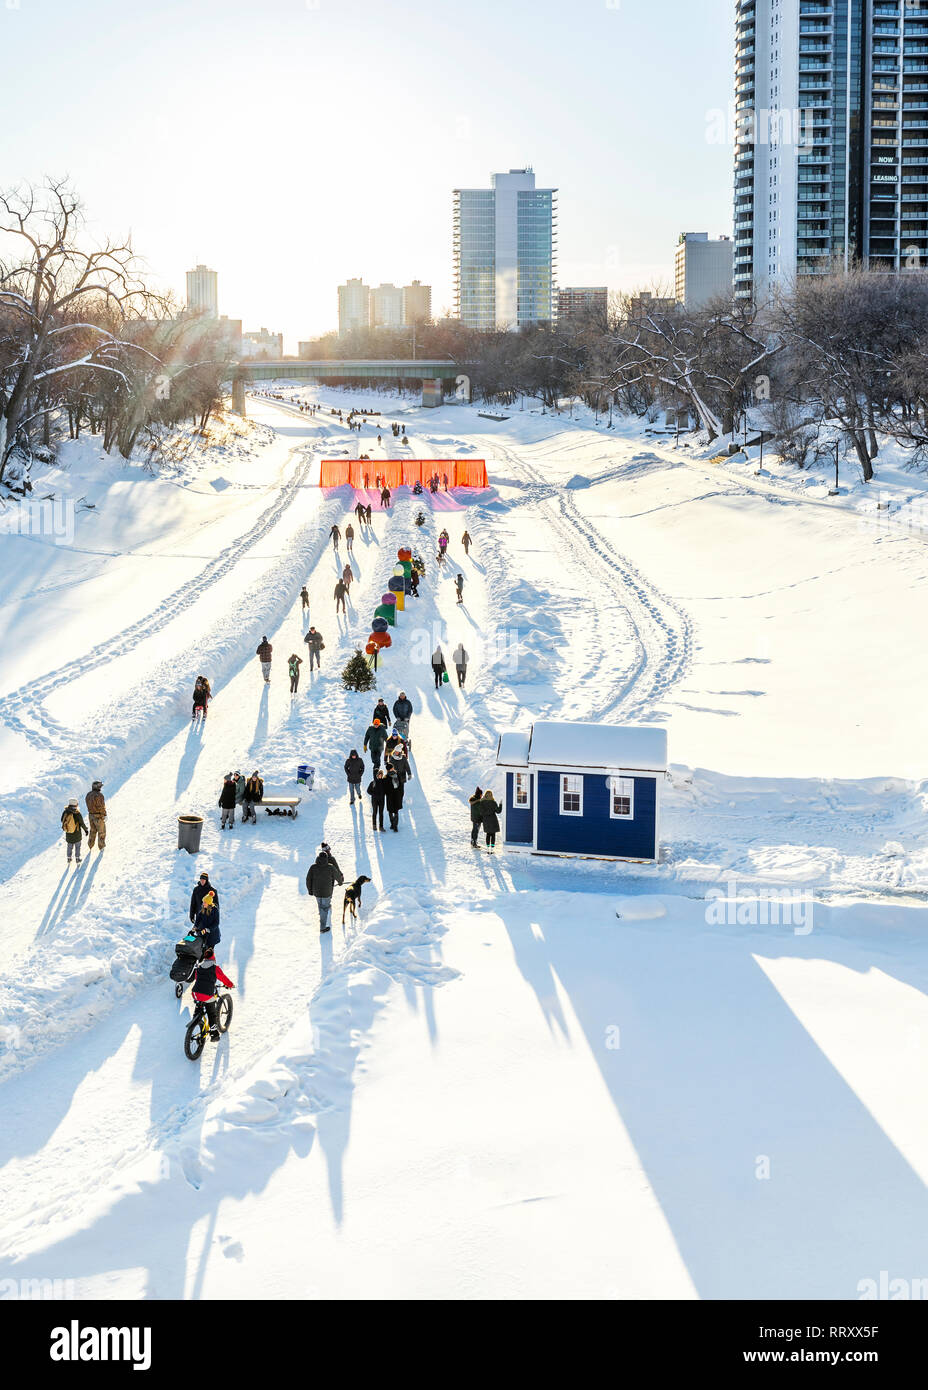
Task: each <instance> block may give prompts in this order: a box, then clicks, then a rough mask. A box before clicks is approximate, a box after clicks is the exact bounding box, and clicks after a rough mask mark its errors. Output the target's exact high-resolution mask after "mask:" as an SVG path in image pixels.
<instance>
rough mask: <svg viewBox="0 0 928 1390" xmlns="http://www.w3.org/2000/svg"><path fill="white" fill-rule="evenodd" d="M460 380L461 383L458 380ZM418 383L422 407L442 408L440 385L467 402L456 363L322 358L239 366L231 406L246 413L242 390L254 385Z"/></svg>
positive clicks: (463, 379) (463, 378)
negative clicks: (450, 384)
mask: <svg viewBox="0 0 928 1390" xmlns="http://www.w3.org/2000/svg"><path fill="white" fill-rule="evenodd" d="M459 378H460V380H459ZM346 379H348V380H353V381H383V380H385V379H386V380H391V381H396V382H402V381H419V382H421V383H422V404H423V405H426V406H437V405H441V402H442V382H445V381H453V382H456V383H457V384H458V387H459V390H460V392H461V398H462V399H464V400H470V382H469V380H468V378H467V376H466V374H465V373H462V371H461V368H460V366H459V365H458V363H457V362H452V361H450V360H449V359H448V358H446V357H444V358H431V357H425V358H414V359H411V360H409V359H400V358H396V357H388V358H382V359H375V358H364V359H357V360H354V361H351V360H348V359H345V358H325V359H322V360H320V361H306V360H300V359H292V360H287V359H286V358H282V359H281V360H280V361H261V362H240V363H239V364H238V366H237V367H236V370H235V374H234V376H233V378H232V405H233V409H235V410H237V411H238V412H239V414H241V415H244V413H245V387H246V385H247V384H249V383H251V382H255V381H320V382H324V381H344V380H346Z"/></svg>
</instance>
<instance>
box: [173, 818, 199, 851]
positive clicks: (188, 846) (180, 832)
mask: <svg viewBox="0 0 928 1390" xmlns="http://www.w3.org/2000/svg"><path fill="white" fill-rule="evenodd" d="M202 833H203V817H202V816H178V817H177V848H178V849H185V850H186V851H187V853H188V854H198V853H199V851H200V836H201V835H202Z"/></svg>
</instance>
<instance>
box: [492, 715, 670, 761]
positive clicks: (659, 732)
mask: <svg viewBox="0 0 928 1390" xmlns="http://www.w3.org/2000/svg"><path fill="white" fill-rule="evenodd" d="M500 745H501V746H502V740H500ZM528 757H529V761H530V762H532V763H540V764H542V765H543V766H546V767H604V768H612V767H614V768H619V769H621V770H626V769H627V770H628V771H629V772H635V771H641V772H664V771H666V768H667V730H666V729H656V728H649V727H646V726H644V725H634V724H625V725H620V724H566V723H557V722H555V721H552V720H538V721H536V723H535V724H534V725H533V726H532V740H531V746H530V751H529V755H528ZM500 761H502V759H500Z"/></svg>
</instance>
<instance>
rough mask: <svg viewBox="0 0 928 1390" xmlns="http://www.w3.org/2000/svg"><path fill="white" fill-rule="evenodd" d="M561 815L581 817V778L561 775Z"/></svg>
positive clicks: (565, 773) (565, 774)
mask: <svg viewBox="0 0 928 1390" xmlns="http://www.w3.org/2000/svg"><path fill="white" fill-rule="evenodd" d="M561 815H562V816H582V815H583V778H582V777H572V776H571V775H570V773H568V772H563V773H561Z"/></svg>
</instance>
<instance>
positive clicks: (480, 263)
mask: <svg viewBox="0 0 928 1390" xmlns="http://www.w3.org/2000/svg"><path fill="white" fill-rule="evenodd" d="M491 183H492V186H491V187H490V188H456V189H455V190H454V310H455V315H456V317H458V318H459V319H461V320H462V321H463V322H464V323H466V324H467V325H468V327H470V328H478V329H491V328H502V329H518V328H523V327H525V326H527V325H529V324H535V323H550V322H553V320H554V318H555V308H556V293H557V291H556V283H555V282H556V276H555V260H556V251H555V247H556V240H557V235H556V220H557V213H556V197H557V191H556V189H553V188H536V187H535V175H534V174H533V173H532V171H531V169H510V170H509V172H508V173H507V174H494V175H493V177H492V180H491Z"/></svg>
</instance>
